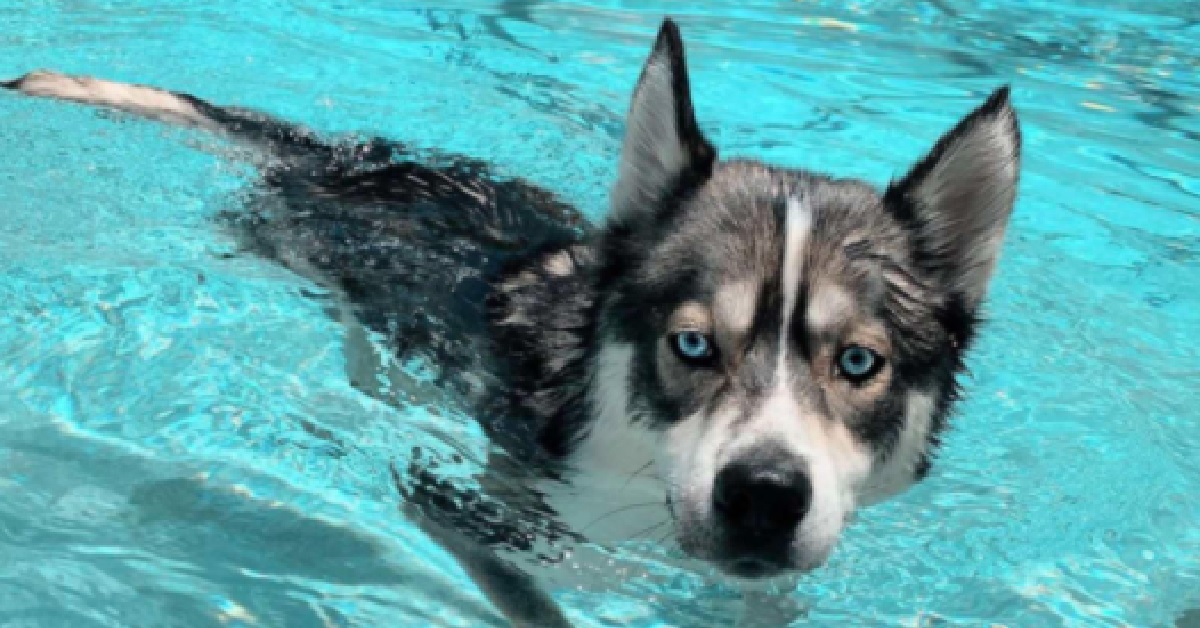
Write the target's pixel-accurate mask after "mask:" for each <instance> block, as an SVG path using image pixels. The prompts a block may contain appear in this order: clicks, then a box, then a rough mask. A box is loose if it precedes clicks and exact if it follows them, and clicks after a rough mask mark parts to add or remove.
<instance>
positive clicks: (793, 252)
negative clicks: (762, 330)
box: [776, 196, 812, 384]
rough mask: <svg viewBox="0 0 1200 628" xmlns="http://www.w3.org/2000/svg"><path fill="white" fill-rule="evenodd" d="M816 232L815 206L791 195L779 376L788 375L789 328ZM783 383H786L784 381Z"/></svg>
mask: <svg viewBox="0 0 1200 628" xmlns="http://www.w3.org/2000/svg"><path fill="white" fill-rule="evenodd" d="M811 232H812V208H811V207H809V204H808V202H806V201H805V199H803V198H797V197H796V196H790V197H787V217H786V219H785V220H784V267H782V269H781V275H782V279H781V280H780V281H781V282H780V288H781V289H782V291H784V311H782V316H780V325H781V327H780V330H779V366H778V371H779V372H778V373H776V377H779V378H780V379H782V378H786V377H787V330H788V328H791V325H792V312H794V311H796V300H797V299H798V298H799V295H798V294H797V293H798V292H799V291H800V276H802V275H803V274H804V250H805V249H808V246H809V234H810V233H811ZM779 383H780V384H782V383H784V382H782V381H780V382H779Z"/></svg>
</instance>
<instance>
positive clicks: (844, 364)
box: [838, 345, 883, 384]
mask: <svg viewBox="0 0 1200 628" xmlns="http://www.w3.org/2000/svg"><path fill="white" fill-rule="evenodd" d="M882 367H883V357H882V356H880V355H879V354H878V353H875V352H874V351H872V350H870V349H868V348H866V347H863V346H861V345H852V346H849V347H846V349H845V350H843V351H842V355H841V356H839V357H838V371H839V372H840V373H841V374H842V376H843V377H845V378H846V379H848V380H850V381H851V382H852V383H855V384H858V383H862V382H865V381H867V380H868V379H870V378H871V377H872V376H874V375H875V374H876V373H878V372H879V369H880V368H882Z"/></svg>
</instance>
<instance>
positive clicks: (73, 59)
mask: <svg viewBox="0 0 1200 628" xmlns="http://www.w3.org/2000/svg"><path fill="white" fill-rule="evenodd" d="M5 4H8V5H10V6H4V7H3V11H2V13H3V15H4V17H3V19H2V20H0V24H2V25H3V28H2V29H0V76H5V77H7V76H15V75H17V74H19V73H22V72H24V71H26V70H29V69H32V68H35V67H53V68H57V69H61V70H65V71H70V72H79V73H87V74H95V75H98V76H105V77H109V78H114V79H120V80H132V81H137V82H144V83H151V84H156V85H162V86H167V87H174V88H180V89H186V90H189V91H192V92H194V93H196V94H198V95H201V96H203V97H205V98H208V99H210V100H212V101H214V102H220V103H231V104H240V105H247V106H253V107H257V108H261V109H266V110H268V111H270V112H272V113H275V114H277V115H279V116H282V117H285V118H288V119H292V120H298V121H303V122H305V123H306V124H308V125H310V126H311V127H312V128H314V129H316V130H318V131H320V132H322V133H327V134H342V133H350V132H361V133H364V134H378V135H385V136H388V137H394V138H398V139H408V140H412V141H415V142H417V143H420V144H422V145H425V146H431V147H432V146H437V147H442V148H445V149H448V150H454V151H460V152H466V153H470V154H473V155H477V156H479V157H482V158H485V159H488V160H490V161H493V162H495V163H497V164H498V165H499V167H500V169H501V170H502V171H503V172H506V173H510V174H521V175H522V176H526V177H528V178H531V179H533V180H534V181H536V182H538V183H540V184H542V185H545V186H547V187H549V188H551V189H553V190H555V191H557V192H559V193H561V194H562V195H564V196H565V197H566V198H568V199H570V200H572V201H573V202H576V203H577V204H578V205H579V206H580V207H582V208H583V209H584V210H585V211H586V212H587V213H588V214H589V215H590V216H591V217H593V218H598V217H600V216H601V215H602V214H603V212H604V207H605V196H606V193H607V186H608V184H609V182H610V181H611V179H612V177H613V174H614V171H615V162H616V152H617V149H618V147H619V137H620V135H619V134H620V132H621V125H622V122H621V118H622V115H623V112H624V107H625V105H626V102H627V99H628V96H629V92H630V89H631V86H632V85H633V82H634V80H635V79H636V74H637V71H638V70H639V68H640V63H641V61H642V59H643V57H644V55H645V53H646V51H647V50H648V47H649V45H650V42H651V40H652V38H653V34H654V30H655V29H656V27H657V25H658V21H659V19H660V18H661V16H662V14H664V13H670V14H672V15H674V16H676V17H677V18H678V19H679V21H680V23H681V25H682V26H683V27H684V29H685V34H686V36H687V39H688V46H689V57H690V61H691V71H692V81H693V85H694V86H695V99H696V107H697V110H698V113H699V116H700V119H701V124H702V126H703V127H704V128H705V130H706V131H707V132H708V133H709V134H710V137H712V138H713V140H714V142H715V143H716V144H717V145H718V146H719V147H720V148H721V150H722V152H723V153H724V154H726V155H730V154H737V153H741V154H750V155H755V156H759V157H762V158H766V159H769V160H772V161H777V162H781V163H786V164H794V165H798V166H799V165H803V166H808V167H812V168H816V169H821V170H828V171H833V172H836V173H839V174H844V175H850V176H861V177H865V178H868V179H871V180H873V181H877V182H880V183H882V182H884V181H886V180H887V178H888V177H890V176H893V175H896V174H899V171H900V169H901V168H903V167H904V165H905V164H907V163H908V162H910V161H911V160H912V159H914V158H916V157H917V156H918V154H919V152H920V151H921V150H922V149H923V148H924V147H925V146H926V145H927V144H928V142H930V141H932V140H933V139H934V138H936V137H937V135H938V134H939V133H941V132H942V131H943V130H944V129H945V128H947V127H948V126H949V125H950V124H951V123H952V122H953V121H954V120H955V119H957V117H958V116H959V115H961V114H962V113H964V112H965V111H966V110H967V109H969V108H970V107H972V106H973V105H974V104H975V103H976V102H977V101H978V100H979V97H980V96H981V95H982V94H983V93H985V92H987V91H990V89H991V88H992V87H994V86H995V85H996V84H998V83H1000V82H1003V81H1011V82H1012V83H1013V84H1014V96H1013V98H1014V103H1015V105H1016V106H1017V107H1018V109H1019V111H1020V113H1021V116H1022V121H1023V124H1024V131H1025V138H1026V140H1025V141H1026V144H1025V146H1026V148H1025V155H1026V160H1025V169H1024V173H1023V181H1022V192H1021V196H1020V198H1019V200H1018V205H1017V210H1016V215H1015V218H1014V225H1013V228H1012V229H1011V231H1010V234H1011V235H1010V239H1009V241H1008V243H1007V246H1006V251H1005V258H1004V260H1003V262H1002V265H1001V268H1000V272H999V275H998V277H997V279H996V281H995V283H994V285H993V288H992V301H991V315H990V319H991V320H990V323H989V325H988V326H987V328H986V329H985V330H984V332H983V334H982V337H981V341H980V344H979V346H978V348H977V350H976V352H975V355H974V358H973V361H972V363H971V366H972V371H973V377H972V378H971V379H970V380H969V381H968V391H969V394H968V397H967V399H966V402H965V403H963V404H962V406H961V407H960V411H959V414H958V420H957V421H956V424H955V425H956V427H955V429H954V430H953V431H952V432H951V433H950V434H949V435H948V437H947V439H946V444H945V447H944V449H943V454H942V456H941V460H940V463H939V464H938V465H936V466H935V467H934V473H933V475H932V477H931V478H930V479H929V480H928V481H926V482H925V483H924V484H922V485H920V486H918V487H916V488H915V489H913V490H912V491H911V492H909V493H908V494H906V495H905V496H903V497H901V498H899V499H897V500H895V501H893V502H890V503H887V504H884V505H881V506H878V507H875V508H873V509H871V510H868V511H865V512H864V513H863V514H862V515H861V516H860V518H859V521H858V522H857V524H856V525H854V526H853V527H851V528H850V530H849V531H848V532H847V535H846V538H845V539H844V540H843V542H842V543H841V545H840V546H839V548H838V550H837V552H836V553H835V555H834V556H833V558H832V560H831V561H830V563H829V565H828V566H827V567H825V568H824V569H822V570H820V571H818V572H816V573H814V574H813V575H811V576H810V577H808V578H806V579H805V580H804V581H803V582H801V583H800V585H799V587H798V589H797V591H796V593H795V596H794V597H795V598H796V600H798V601H799V603H800V604H801V606H803V607H804V608H805V612H806V617H807V621H808V622H809V623H810V624H811V625H819V626H844V625H920V626H935V625H936V626H950V625H962V626H975V625H989V624H1002V625H1006V626H1057V625H1069V626H1092V625H1114V626H1116V625H1132V626H1169V625H1171V624H1172V623H1173V622H1174V621H1175V620H1176V619H1177V618H1178V617H1179V616H1181V615H1182V613H1184V611H1185V610H1186V609H1188V608H1197V607H1200V455H1197V453H1198V452H1200V410H1197V409H1196V405H1195V400H1196V399H1197V398H1200V349H1197V346H1196V343H1195V341H1196V338H1197V337H1198V336H1200V290H1197V288H1198V287H1200V280H1198V279H1197V273H1198V271H1200V178H1198V177H1200V79H1197V77H1196V68H1197V67H1198V65H1200V56H1198V55H1197V52H1196V49H1195V45H1194V42H1195V41H1196V40H1197V38H1198V37H1200V7H1198V6H1196V5H1189V4H1187V3H1182V2H1180V3H1176V2H1161V3H1156V4H1149V3H1146V4H1142V3H1134V2H1129V1H1124V2H1099V1H1098V0H1092V1H1091V2H1071V3H1040V2H1038V3H1035V2H1015V1H1011V2H984V3H976V2H967V1H963V0H938V1H930V2H922V3H898V2H870V1H863V2H858V3H838V2H812V1H801V2H732V1H729V2H721V3H709V4H708V5H707V8H706V9H705V10H703V11H698V10H684V9H683V8H682V6H683V5H677V4H675V3H667V2H659V3H653V2H639V3H615V2H610V3H605V2H598V1H597V2H591V3H541V2H535V1H529V0H508V1H506V2H499V3H483V2H471V3H468V2H462V3H456V4H454V5H453V7H452V8H447V7H446V5H445V4H443V5H441V6H440V8H416V7H413V6H411V5H410V6H400V5H399V3H392V2H377V1H365V2H357V3H327V2H313V1H305V2H301V1H299V0H296V1H292V2H279V1H271V2H268V1H265V0H247V1H245V2H242V3H239V4H237V5H236V7H235V6H234V5H232V4H228V5H227V6H226V7H224V8H220V9H216V8H210V7H208V6H205V5H203V4H185V3H168V2H158V3H152V2H145V1H137V2H135V1H123V2H94V3H93V2H71V3H65V2H58V3H16V2H12V1H11V0H9V2H7V3H5ZM431 6H432V5H431ZM0 149H3V151H4V154H5V155H6V158H5V159H3V160H0V210H2V212H3V213H2V214H0V251H2V253H0V268H2V269H3V274H2V276H0V302H2V303H3V304H4V305H3V307H0V470H2V472H0V620H3V621H4V623H5V624H11V625H30V626H59V625H61V626H101V625H104V626H115V625H120V626H167V625H177V626H206V625H225V626H233V625H238V626H282V625H287V626H308V625H313V626H316V625H339V626H340V625H347V626H349V625H355V626H385V625H398V624H399V625H420V624H423V623H426V622H436V623H439V624H446V625H487V624H499V623H500V621H501V620H500V619H499V618H498V617H497V616H496V614H495V613H494V611H492V610H491V609H490V608H489V607H488V605H487V604H486V603H485V602H484V600H483V598H482V596H481V595H480V594H479V593H478V592H477V591H476V590H475V589H474V587H473V586H471V584H470V583H469V581H468V580H467V579H466V578H465V576H464V575H463V573H462V571H461V569H459V567H457V565H456V564H455V563H454V561H453V560H451V559H450V558H449V557H448V556H447V555H446V553H445V552H443V551H442V550H440V549H439V548H438V547H437V546H436V545H435V544H433V543H431V542H430V541H429V540H428V539H427V538H426V537H424V536H423V535H421V534H420V533H419V532H418V531H417V529H416V528H415V527H414V526H412V525H411V524H409V523H408V522H406V521H405V520H404V519H403V518H402V517H401V516H400V515H399V513H398V512H397V508H396V498H395V495H394V491H393V489H392V486H391V482H390V479H389V476H388V465H389V463H390V462H392V461H394V460H397V459H400V458H403V457H404V456H406V455H408V452H409V451H410V450H411V448H412V446H413V444H414V443H418V444H421V445H423V446H425V447H428V448H433V449H442V450H448V449H463V450H468V451H469V450H472V449H474V450H478V449H479V448H480V447H482V443H481V438H482V437H481V435H480V433H479V432H478V430H477V429H475V428H474V427H473V426H472V424H471V423H470V422H469V421H468V420H466V419H465V418H464V417H462V416H459V415H458V414H457V413H455V412H454V411H453V409H452V408H451V407H450V406H448V405H446V404H444V403H441V402H439V401H438V396H437V395H436V394H435V391H430V390H428V386H427V385H426V384H425V383H423V381H422V378H421V374H420V373H419V372H414V373H412V376H411V378H410V379H411V381H406V382H404V386H405V388H406V392H405V393H404V394H403V395H401V397H402V399H401V401H400V403H397V404H395V405H389V404H384V403H380V402H379V401H377V400H375V399H372V398H370V397H367V396H365V395H364V394H362V393H361V392H359V391H358V390H357V389H355V388H353V387H352V386H351V385H350V384H349V379H348V377H347V366H346V360H345V345H346V343H347V331H346V330H345V329H344V328H343V327H342V326H341V325H340V324H339V323H338V322H337V321H336V320H335V319H334V318H331V317H330V316H329V314H328V311H327V306H328V303H327V302H325V300H323V299H322V296H321V294H320V291H319V290H318V289H317V288H316V287H315V286H313V285H311V284H309V283H308V282H306V281H304V280H302V279H300V278H298V277H296V276H294V275H292V274H290V273H289V272H287V271H285V270H283V269H281V268H279V267H278V266H276V265H274V264H271V263H269V262H266V261H264V260H260V259H257V258H254V257H252V256H246V255H239V254H237V251H236V249H235V243H234V242H233V240H232V239H231V238H230V237H229V236H228V234H226V233H224V232H222V231H221V230H219V229H217V228H215V226H214V223H213V220H212V219H213V218H214V216H216V215H217V213H219V212H221V211H225V210H231V209H233V210H236V209H237V208H238V207H240V206H242V205H243V204H244V203H245V201H246V197H247V195H248V194H249V190H248V187H247V184H248V181H249V177H250V174H251V173H250V172H249V171H247V170H246V169H244V168H242V167H240V166H235V165H232V162H230V161H229V160H226V159H222V158H221V157H220V156H219V154H220V153H221V151H222V150H224V148H223V147H221V146H219V145H217V143H215V142H213V141H212V140H208V139H205V138H203V137H201V136H198V135H192V134H188V133H181V132H178V131H172V130H168V129H165V128H163V127H161V126H158V125H154V124H150V123H144V122H138V121H131V120H127V119H124V118H119V117H116V116H111V115H105V114H97V113H95V112H94V111H91V110H88V109H86V108H83V107H75V106H70V105H62V104H56V103H50V102H47V101H36V100H27V99H19V98H15V97H9V96H7V95H0ZM198 149H205V150H198ZM628 574H634V575H639V576H641V575H642V574H647V575H644V576H641V577H639V578H628V581H627V582H624V583H622V581H623V580H626V579H627V578H626V575H628ZM618 585H620V586H618ZM554 593H555V596H556V597H557V598H558V599H559V600H560V601H561V602H563V604H565V605H566V606H567V607H568V609H569V610H570V612H571V615H572V617H573V618H574V619H576V620H578V621H579V622H580V623H581V624H582V625H614V624H615V625H633V626H656V625H706V624H713V625H723V624H725V623H727V622H728V618H727V617H726V615H725V614H724V613H726V612H727V609H726V605H725V604H724V601H725V600H726V599H727V598H728V597H729V596H730V595H731V594H730V593H729V591H727V590H726V589H724V588H722V587H720V586H715V585H710V584H709V583H706V582H701V581H699V580H698V579H697V578H695V577H693V576H692V574H689V573H686V572H682V571H678V570H674V569H672V568H669V567H666V566H664V565H659V564H656V563H654V562H653V560H649V559H647V558H646V557H645V555H641V554H639V555H625V554H621V553H617V554H615V555H614V556H613V564H612V570H611V573H610V574H609V577H608V578H607V579H603V578H601V579H598V581H597V583H596V584H595V586H592V587H586V586H585V587H583V589H582V590H576V589H572V590H562V591H555V592H554Z"/></svg>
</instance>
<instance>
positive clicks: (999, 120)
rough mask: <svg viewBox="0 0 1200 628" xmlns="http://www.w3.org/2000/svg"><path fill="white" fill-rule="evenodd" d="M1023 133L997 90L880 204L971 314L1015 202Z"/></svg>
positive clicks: (1003, 91)
mask: <svg viewBox="0 0 1200 628" xmlns="http://www.w3.org/2000/svg"><path fill="white" fill-rule="evenodd" d="M1020 161H1021V132H1020V128H1019V126H1018V123H1017V116H1016V113H1015V112H1014V111H1013V109H1012V105H1011V104H1010V102H1009V92H1008V87H1007V86H1006V87H1002V88H1000V89H998V90H996V92H995V93H993V94H992V95H991V97H990V98H988V100H987V102H985V103H984V104H983V105H981V106H980V107H979V108H977V109H976V110H975V111H973V112H971V113H970V114H969V115H968V116H967V117H966V118H964V119H963V120H962V121H961V122H959V123H958V124H957V125H956V126H955V127H954V128H953V129H952V130H951V131H950V132H949V133H947V134H946V135H944V136H943V137H942V138H941V139H940V140H938V142H937V144H936V145H935V146H934V148H933V150H932V151H931V152H930V153H929V154H928V155H927V156H926V157H925V158H924V159H922V160H921V161H920V162H918V163H917V165H916V166H915V167H914V168H913V169H912V171H910V172H909V173H908V175H907V176H905V177H904V178H903V179H901V180H900V181H899V182H895V183H893V184H892V185H891V186H889V187H888V190H887V193H886V194H885V196H884V201H885V203H886V204H887V205H888V207H889V208H891V210H892V211H893V212H895V214H896V215H897V216H898V217H899V218H900V219H901V220H902V221H903V222H904V223H906V224H907V225H908V226H909V227H910V228H911V229H912V230H913V232H914V233H915V235H916V237H917V240H918V247H919V249H920V253H921V255H922V257H924V259H925V260H926V262H927V263H928V266H929V267H930V268H931V269H932V270H933V271H934V272H935V273H936V274H937V275H938V276H939V278H940V279H942V280H943V281H944V282H945V283H944V286H943V287H945V288H946V289H947V290H950V291H951V292H952V293H954V294H956V295H957V296H958V297H959V298H960V299H962V304H963V305H964V306H965V307H966V309H967V311H968V312H970V313H974V312H975V311H976V310H977V309H978V307H979V305H980V303H981V302H982V301H983V297H984V295H985V294H986V292H987V285H988V281H989V280H990V278H991V276H992V271H993V269H994V268H995V266H996V262H997V260H998V258H999V256H1000V248H1001V245H1002V244H1003V241H1004V232H1005V231H1006V230H1007V228H1008V222H1009V217H1010V216H1011V215H1012V210H1013V203H1014V201H1015V199H1016V193H1017V181H1018V178H1019V171H1020Z"/></svg>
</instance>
